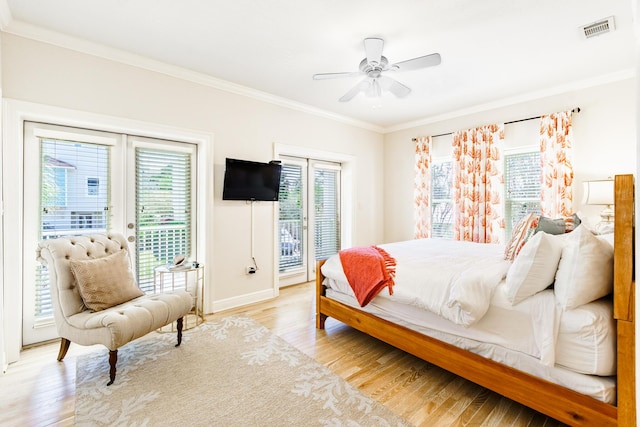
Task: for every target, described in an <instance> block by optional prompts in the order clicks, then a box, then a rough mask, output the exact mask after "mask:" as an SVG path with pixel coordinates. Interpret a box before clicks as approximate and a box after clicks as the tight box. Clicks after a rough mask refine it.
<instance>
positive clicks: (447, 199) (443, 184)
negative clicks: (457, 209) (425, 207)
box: [431, 160, 453, 239]
mask: <svg viewBox="0 0 640 427" xmlns="http://www.w3.org/2000/svg"><path fill="white" fill-rule="evenodd" d="M452 173H453V162H451V160H446V161H443V160H440V161H438V160H434V162H433V164H432V165H431V237H443V238H447V239H451V238H453V201H452V199H451V178H452Z"/></svg>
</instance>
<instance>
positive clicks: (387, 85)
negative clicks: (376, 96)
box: [379, 76, 411, 98]
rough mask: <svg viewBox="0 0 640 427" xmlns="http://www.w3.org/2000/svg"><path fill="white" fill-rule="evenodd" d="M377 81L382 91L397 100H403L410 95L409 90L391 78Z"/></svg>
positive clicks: (382, 78) (384, 77) (383, 77)
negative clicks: (387, 92)
mask: <svg viewBox="0 0 640 427" xmlns="http://www.w3.org/2000/svg"><path fill="white" fill-rule="evenodd" d="M379 80H380V86H382V88H383V89H385V90H388V91H389V92H391V93H392V94H394V95H395V96H397V97H398V98H403V97H405V96H407V95H409V94H410V93H411V89H410V88H408V87H407V86H405V85H403V84H402V83H400V82H399V81H397V80H394V79H392V78H391V77H387V76H382V77H380V79H379Z"/></svg>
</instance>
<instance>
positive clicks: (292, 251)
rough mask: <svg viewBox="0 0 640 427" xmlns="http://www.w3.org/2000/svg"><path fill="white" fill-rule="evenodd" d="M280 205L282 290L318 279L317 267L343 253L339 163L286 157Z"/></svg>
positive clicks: (283, 164)
mask: <svg viewBox="0 0 640 427" xmlns="http://www.w3.org/2000/svg"><path fill="white" fill-rule="evenodd" d="M281 160H282V175H281V179H280V197H279V199H280V201H279V221H278V229H279V233H278V235H279V270H280V277H279V283H280V286H288V285H293V284H297V283H303V282H308V281H310V280H314V278H315V264H316V261H317V260H319V259H323V258H327V257H328V256H330V255H333V254H335V253H336V252H338V250H340V235H341V232H340V172H341V165H340V164H339V163H333V162H325V161H320V160H314V159H302V158H294V157H283V158H282V159H281Z"/></svg>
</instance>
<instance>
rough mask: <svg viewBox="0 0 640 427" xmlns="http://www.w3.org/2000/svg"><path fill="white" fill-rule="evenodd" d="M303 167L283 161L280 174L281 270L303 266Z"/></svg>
mask: <svg viewBox="0 0 640 427" xmlns="http://www.w3.org/2000/svg"><path fill="white" fill-rule="evenodd" d="M302 174H303V168H302V166H300V165H298V164H292V163H286V162H285V163H283V164H282V173H281V175H280V197H279V209H280V217H279V227H280V238H279V239H280V242H279V246H280V272H285V271H289V270H293V269H297V268H300V267H302V266H303V264H304V263H303V257H304V253H303V252H304V245H303V243H304V212H303V207H302V196H303V188H304V185H303V179H305V177H303V175H302Z"/></svg>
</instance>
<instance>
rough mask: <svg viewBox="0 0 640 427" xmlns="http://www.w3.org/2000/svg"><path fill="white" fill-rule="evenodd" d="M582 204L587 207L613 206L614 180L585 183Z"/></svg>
mask: <svg viewBox="0 0 640 427" xmlns="http://www.w3.org/2000/svg"><path fill="white" fill-rule="evenodd" d="M583 194H584V197H583V198H582V203H583V204H586V205H613V180H612V179H604V180H600V181H585V182H583Z"/></svg>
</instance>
